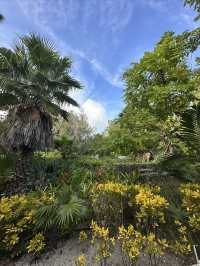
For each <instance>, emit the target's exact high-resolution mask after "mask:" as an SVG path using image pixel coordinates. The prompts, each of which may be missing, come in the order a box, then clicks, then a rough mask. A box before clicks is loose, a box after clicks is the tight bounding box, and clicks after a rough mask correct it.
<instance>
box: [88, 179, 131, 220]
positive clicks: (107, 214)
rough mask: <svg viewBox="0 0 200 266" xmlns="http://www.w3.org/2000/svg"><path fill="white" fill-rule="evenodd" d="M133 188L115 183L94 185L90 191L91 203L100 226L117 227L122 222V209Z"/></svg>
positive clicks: (126, 204) (126, 203)
mask: <svg viewBox="0 0 200 266" xmlns="http://www.w3.org/2000/svg"><path fill="white" fill-rule="evenodd" d="M132 190H133V186H128V185H126V184H122V183H117V182H112V181H109V182H106V183H100V184H95V185H94V186H93V188H92V189H91V202H92V207H93V210H94V213H95V215H96V218H97V220H98V221H99V222H100V223H101V224H106V225H111V224H113V225H119V224H123V222H124V209H125V208H126V206H128V194H129V193H130V192H131V191H132Z"/></svg>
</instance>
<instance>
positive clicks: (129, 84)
mask: <svg viewBox="0 0 200 266" xmlns="http://www.w3.org/2000/svg"><path fill="white" fill-rule="evenodd" d="M199 34H200V30H199V29H196V30H194V31H192V32H184V33H183V34H181V35H175V34H174V33H173V32H166V33H165V34H164V35H163V36H162V38H161V40H160V41H159V42H158V43H157V44H156V46H155V48H154V50H153V51H152V52H145V53H144V56H143V57H142V58H141V60H140V61H139V62H138V63H132V65H131V67H130V68H129V69H127V70H126V71H125V73H124V76H123V78H124V81H125V86H126V87H125V91H124V99H125V108H124V110H123V111H122V113H121V115H120V117H119V118H118V123H119V125H120V128H121V130H123V131H126V132H127V134H126V135H127V136H129V138H131V139H132V141H130V140H129V141H128V142H127V145H128V147H129V151H127V152H130V153H131V152H133V151H134V150H139V151H146V150H152V149H153V150H157V149H159V147H160V146H159V144H160V145H161V144H162V145H163V144H164V145H165V146H166V147H165V148H164V150H166V151H171V148H170V143H171V145H173V142H174V143H176V142H177V139H176V136H175V134H174V132H175V131H177V130H178V129H177V127H178V126H179V125H180V123H179V122H180V118H181V115H182V114H183V112H185V110H187V108H189V107H190V106H191V105H192V104H194V103H195V102H197V101H199V99H198V98H197V91H198V85H197V79H196V72H195V71H193V70H192V69H190V68H189V65H188V56H189V55H190V54H191V53H193V52H194V51H195V50H196V49H197V47H198V45H199V41H200V39H199ZM166 125H167V126H166ZM169 127H171V128H169ZM124 135H125V133H123V136H124ZM170 138H172V139H173V141H172V139H171V140H170ZM118 142H120V140H119V139H118Z"/></svg>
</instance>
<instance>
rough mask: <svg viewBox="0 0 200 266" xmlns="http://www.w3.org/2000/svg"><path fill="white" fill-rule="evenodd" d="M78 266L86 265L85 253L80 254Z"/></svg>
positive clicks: (76, 262) (77, 259)
mask: <svg viewBox="0 0 200 266" xmlns="http://www.w3.org/2000/svg"><path fill="white" fill-rule="evenodd" d="M75 264H76V266H85V265H86V257H85V255H84V254H83V253H82V254H80V255H79V256H78V257H77V258H76V261H75Z"/></svg>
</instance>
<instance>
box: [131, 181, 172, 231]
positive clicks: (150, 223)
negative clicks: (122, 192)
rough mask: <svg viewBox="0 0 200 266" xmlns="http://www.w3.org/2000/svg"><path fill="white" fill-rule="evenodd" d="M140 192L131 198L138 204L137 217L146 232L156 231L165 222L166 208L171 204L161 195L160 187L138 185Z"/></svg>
mask: <svg viewBox="0 0 200 266" xmlns="http://www.w3.org/2000/svg"><path fill="white" fill-rule="evenodd" d="M135 187H136V189H137V190H138V193H137V194H136V196H135V197H134V198H133V199H132V200H131V202H132V203H133V204H136V206H137V213H136V216H137V219H138V225H139V227H142V229H143V230H144V231H145V232H146V233H150V232H155V231H156V227H158V226H159V224H162V223H165V213H164V212H165V210H166V209H167V208H168V206H169V204H168V202H167V200H166V199H165V198H164V197H162V196H160V195H159V194H158V193H159V192H160V188H159V187H153V186H151V187H150V186H148V185H136V186H135Z"/></svg>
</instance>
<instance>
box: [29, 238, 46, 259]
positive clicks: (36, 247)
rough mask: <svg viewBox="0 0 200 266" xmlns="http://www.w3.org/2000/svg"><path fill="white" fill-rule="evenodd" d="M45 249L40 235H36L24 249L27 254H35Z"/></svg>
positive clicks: (43, 240)
mask: <svg viewBox="0 0 200 266" xmlns="http://www.w3.org/2000/svg"><path fill="white" fill-rule="evenodd" d="M44 247H45V239H44V236H43V234H42V233H38V234H36V235H35V236H34V237H33V238H32V239H31V240H29V243H28V245H27V247H26V249H27V251H28V253H36V254H38V253H39V252H41V251H42V250H43V249H44Z"/></svg>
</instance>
